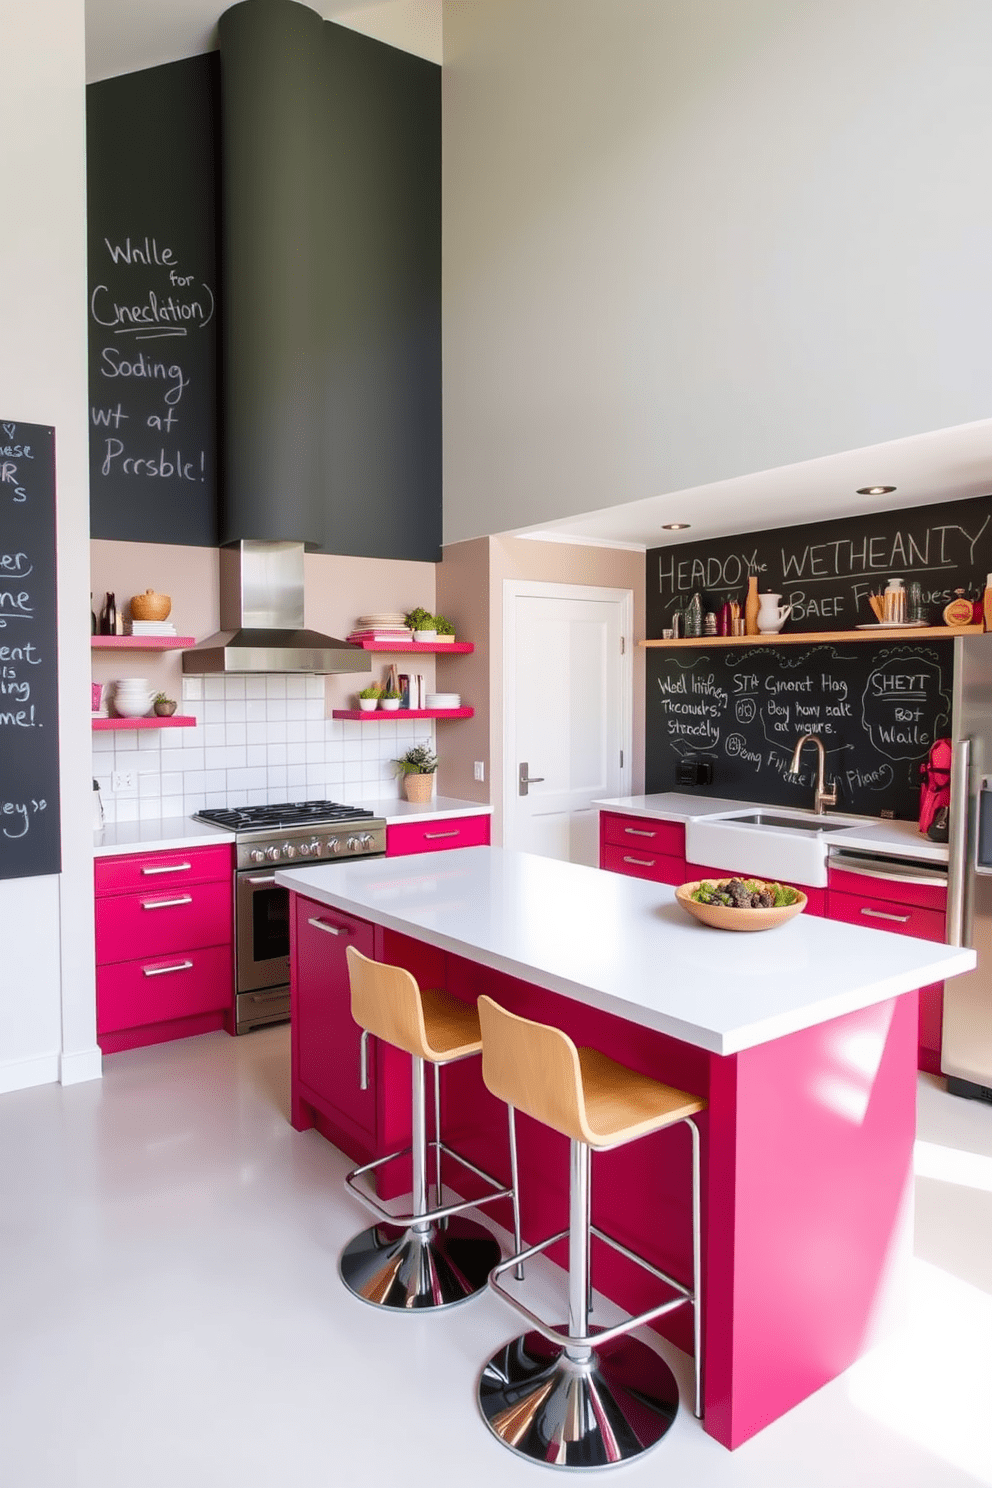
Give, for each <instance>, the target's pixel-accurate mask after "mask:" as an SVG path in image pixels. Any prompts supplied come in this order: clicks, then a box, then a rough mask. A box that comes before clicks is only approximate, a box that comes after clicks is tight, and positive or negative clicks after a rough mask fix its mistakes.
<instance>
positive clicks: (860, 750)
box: [646, 641, 952, 820]
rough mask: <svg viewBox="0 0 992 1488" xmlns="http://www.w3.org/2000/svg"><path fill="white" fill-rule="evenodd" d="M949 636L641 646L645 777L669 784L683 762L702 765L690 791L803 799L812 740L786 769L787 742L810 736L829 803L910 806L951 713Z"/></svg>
mask: <svg viewBox="0 0 992 1488" xmlns="http://www.w3.org/2000/svg"><path fill="white" fill-rule="evenodd" d="M951 668H952V647H951V643H950V642H949V641H948V642H944V641H938V642H936V643H928V644H926V645H915V646H914V645H907V644H897V645H876V644H874V643H871V644H868V645H847V646H839V645H838V646H834V645H826V644H823V645H811V646H783V647H781V648H779V647H775V646H760V647H759V646H744V647H741V648H740V649H738V648H736V647H734V648H719V649H714V650H713V651H707V650H706V649H705V648H703V649H701V650H679V651H665V650H663V649H659V650H651V651H649V652H648V662H647V673H648V680H647V744H648V748H647V781H646V788H647V790H648V791H649V792H651V791H665V790H677V789H679V788H680V787H679V784H678V767H679V764H680V762H682V761H683V760H686V759H692V758H696V759H702V760H706V761H709V762H710V763H712V766H713V778H712V781H711V782H710V783H709V784H708V785H705V786H699V787H697V790H698V792H699V794H700V795H715V796H729V797H731V798H738V797H739V798H740V799H741V800H748V801H764V802H767V803H768V804H770V805H776V806H811V805H812V804H813V786H814V784H815V774H816V754H815V752H814V750H813V749H812V748H810V749H809V750H808V752H806V753H804V756H803V773H802V775H801V776H800V777H799V779H798V780H797V781H793V780H792V779H791V778H787V777H788V770H789V765H790V763H791V756H792V751H793V749H794V748H795V745H796V742H797V741H798V739H799V738H800V737H801V736H802V735H803V734H805V733H811V734H818V735H819V736H820V738H821V739H822V740H823V744H824V748H825V750H826V756H827V768H826V774H827V778H828V783H829V781H830V780H833V781H835V782H836V785H837V796H838V809H841V810H847V811H853V812H857V813H859V814H863V815H866V816H879V815H880V814H881V812H882V811H883V810H884V811H892V812H894V814H895V815H896V816H897V817H903V818H907V819H910V820H912V819H914V818H915V817H916V816H917V814H918V811H919V801H920V762H921V760H923V759H924V758H925V756H926V754H927V752H928V750H929V748H930V745H931V744H932V743H933V741H934V739H935V738H942V737H944V736H945V735H946V734H947V732H948V729H949V727H950V714H951Z"/></svg>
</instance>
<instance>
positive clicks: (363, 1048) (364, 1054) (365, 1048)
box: [358, 1028, 370, 1090]
mask: <svg viewBox="0 0 992 1488" xmlns="http://www.w3.org/2000/svg"><path fill="white" fill-rule="evenodd" d="M369 1037H370V1034H369V1031H368V1029H367V1028H363V1029H362V1036H361V1038H360V1039H359V1040H358V1088H359V1090H368V1088H369Z"/></svg>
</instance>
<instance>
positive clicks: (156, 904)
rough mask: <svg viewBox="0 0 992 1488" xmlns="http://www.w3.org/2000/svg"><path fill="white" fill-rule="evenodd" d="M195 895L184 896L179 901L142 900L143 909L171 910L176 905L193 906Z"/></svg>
mask: <svg viewBox="0 0 992 1488" xmlns="http://www.w3.org/2000/svg"><path fill="white" fill-rule="evenodd" d="M192 903H193V895H192V894H183V895H181V896H180V898H178V899H142V901H141V907H142V909H171V908H172V906H173V905H174V904H192Z"/></svg>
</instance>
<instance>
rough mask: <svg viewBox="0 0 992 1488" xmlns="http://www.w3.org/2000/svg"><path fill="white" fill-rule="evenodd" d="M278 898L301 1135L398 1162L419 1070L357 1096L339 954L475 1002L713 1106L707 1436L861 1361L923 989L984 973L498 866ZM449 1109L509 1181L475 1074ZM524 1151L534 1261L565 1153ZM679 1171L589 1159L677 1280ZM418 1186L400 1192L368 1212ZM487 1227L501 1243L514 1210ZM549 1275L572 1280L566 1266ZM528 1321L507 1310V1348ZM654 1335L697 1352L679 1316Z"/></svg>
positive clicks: (775, 1409)
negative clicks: (520, 1323)
mask: <svg viewBox="0 0 992 1488" xmlns="http://www.w3.org/2000/svg"><path fill="white" fill-rule="evenodd" d="M277 882H279V883H281V884H283V885H284V886H285V887H286V888H288V889H290V890H292V891H293V897H292V900H291V906H292V908H291V937H292V949H291V960H292V1019H293V1030H292V1040H293V1044H292V1047H293V1070H292V1115H293V1125H294V1126H295V1127H296V1128H297V1129H299V1130H303V1129H305V1128H307V1127H311V1126H316V1127H318V1128H319V1130H320V1131H321V1132H322V1133H323V1134H324V1135H325V1136H326V1137H328V1138H329V1139H330V1140H331V1141H332V1142H334V1143H335V1144H336V1145H337V1146H338V1147H340V1148H341V1149H342V1150H343V1151H344V1152H346V1153H348V1154H349V1155H350V1156H351V1157H353V1158H355V1159H356V1160H357V1161H361V1162H365V1161H368V1160H369V1159H370V1158H372V1157H373V1156H381V1155H382V1154H384V1153H386V1152H389V1151H393V1150H395V1149H396V1148H397V1147H402V1146H404V1145H405V1144H406V1143H407V1142H408V1141H409V1128H410V1079H409V1059H408V1057H407V1056H405V1055H402V1054H400V1053H399V1052H398V1051H397V1050H395V1049H392V1048H390V1047H388V1046H384V1045H376V1042H375V1041H374V1040H373V1041H371V1042H372V1044H373V1050H372V1055H371V1059H370V1067H369V1071H368V1079H367V1081H366V1088H362V1086H361V1084H360V1057H359V1038H360V1033H359V1029H358V1027H357V1025H356V1024H355V1023H354V1022H353V1020H352V1018H351V1014H350V1005H349V989H348V975H347V963H346V956H345V949H346V947H347V946H348V945H355V946H357V948H358V949H359V950H361V951H362V952H363V953H364V954H366V955H369V956H374V957H376V958H377V959H380V960H383V961H387V962H392V963H396V964H401V965H404V966H406V967H408V968H409V970H410V971H412V972H413V973H414V975H415V976H417V977H418V979H419V980H420V982H421V984H422V985H425V986H442V987H445V988H446V989H447V990H448V991H449V992H451V993H453V994H454V995H455V996H458V997H461V998H464V999H465V1000H466V1001H469V1000H473V999H475V998H477V997H478V996H479V995H480V994H481V993H483V992H485V993H487V994H488V995H489V996H491V997H493V998H495V999H496V1000H497V1001H498V1002H500V1003H501V1004H502V1005H503V1006H505V1007H507V1008H509V1009H510V1010H512V1011H513V1012H517V1013H520V1014H522V1015H524V1016H526V1017H529V1018H534V1019H539V1020H541V1021H543V1022H547V1023H553V1024H555V1025H557V1026H558V1027H561V1028H563V1029H565V1030H566V1031H567V1032H568V1033H569V1034H570V1035H571V1036H572V1038H573V1039H574V1040H575V1042H576V1043H577V1044H579V1045H589V1046H592V1047H594V1048H597V1049H600V1050H602V1051H603V1052H604V1053H606V1054H608V1055H609V1056H610V1057H611V1058H613V1059H616V1060H618V1061H620V1062H621V1063H624V1064H627V1065H629V1066H631V1067H632V1068H634V1069H637V1070H640V1071H642V1072H643V1073H645V1074H648V1075H653V1076H655V1077H656V1078H657V1079H660V1080H663V1081H666V1082H667V1083H669V1084H672V1085H676V1086H679V1087H680V1088H682V1089H684V1090H688V1091H691V1092H692V1093H693V1094H697V1095H699V1096H702V1097H705V1099H706V1100H707V1101H708V1103H709V1105H708V1109H707V1111H706V1112H704V1113H703V1115H702V1116H701V1117H700V1118H699V1121H700V1129H701V1133H702V1161H703V1168H702V1172H703V1190H702V1223H703V1287H702V1294H703V1319H704V1322H703V1338H704V1343H703V1379H704V1418H703V1424H704V1426H705V1428H706V1430H707V1431H708V1432H709V1433H710V1434H711V1435H712V1436H714V1437H715V1438H716V1439H717V1440H718V1441H719V1442H722V1443H723V1445H724V1446H726V1447H729V1448H733V1447H737V1446H739V1445H740V1444H741V1443H742V1442H744V1441H746V1440H747V1439H748V1438H749V1437H751V1436H753V1435H754V1433H755V1432H757V1431H760V1430H761V1429H762V1428H763V1427H764V1426H767V1425H768V1424H769V1423H770V1422H772V1421H774V1420H776V1419H777V1418H778V1417H779V1416H781V1415H783V1414H784V1412H786V1411H788V1410H790V1409H791V1408H792V1406H794V1405H796V1404H798V1402H799V1401H801V1400H803V1399H805V1398H806V1397H807V1396H808V1395H810V1394H811V1393H812V1392H813V1391H814V1390H817V1389H819V1388H820V1386H822V1385H824V1384H826V1382H827V1381H828V1380H831V1379H833V1378H834V1377H835V1376H836V1375H838V1374H839V1373H840V1372H841V1371H842V1370H844V1369H846V1368H847V1367H848V1366H849V1365H850V1364H852V1363H853V1362H854V1360H855V1359H857V1358H858V1356H859V1355H860V1354H861V1353H862V1352H863V1350H864V1349H865V1347H866V1346H867V1344H868V1343H869V1342H870V1341H871V1337H872V1330H873V1327H874V1325H875V1323H876V1321H877V1318H878V1316H879V1313H880V1310H881V1307H882V1304H883V1301H884V1299H885V1294H886V1292H887V1290H888V1284H889V1281H890V1277H891V1273H892V1271H893V1269H894V1266H895V1263H896V1261H897V1260H898V1259H899V1258H900V1256H901V1252H902V1250H903V1247H904V1244H905V1238H906V1233H907V1218H908V1215H909V1212H910V1209H909V1205H910V1200H911V1186H912V1158H913V1139H914V1134H915V1126H916V1025H917V1006H916V1004H917V997H916V990H917V988H919V987H921V986H926V985H929V984H931V983H933V982H937V981H941V980H944V979H945V978H948V977H952V976H955V975H957V974H959V973H961V972H963V971H967V970H969V969H970V968H971V967H972V966H974V964H975V955H974V953H973V952H972V951H970V950H967V949H960V948H952V947H949V946H944V945H936V944H933V943H931V942H928V941H920V940H915V939H911V938H909V937H906V936H901V935H891V934H887V933H885V932H881V931H876V930H868V929H864V928H861V927H859V926H853V925H846V924H837V923H833V922H830V921H827V920H823V919H818V918H815V917H813V916H810V915H800V916H799V917H798V918H796V919H794V920H792V921H790V922H789V923H788V924H786V925H783V926H781V927H779V928H778V929H776V930H773V931H769V932H767V933H764V934H743V935H742V934H729V933H726V932H723V931H719V930H711V929H707V928H706V927H704V926H702V925H700V924H698V923H697V922H696V921H695V920H692V919H690V918H689V917H688V916H687V915H686V914H685V913H684V912H683V911H682V910H681V909H680V908H679V907H678V905H677V904H676V902H675V896H674V890H673V889H671V888H668V887H666V886H664V885H662V884H656V883H650V882H644V881H641V880H635V879H628V878H623V877H621V876H619V875H617V874H612V873H606V872H602V871H600V870H598V869H594V868H585V867H580V866H577V865H574V864H569V863H560V862H556V861H554V860H552V859H548V858H539V857H533V856H530V855H529V854H524V853H513V852H508V851H505V850H503V849H500V848H489V847H475V848H468V849H460V850H458V851H449V852H440V853H434V854H431V855H430V856H429V857H404V858H397V859H390V858H379V859H373V860H366V861H365V862H352V863H347V862H345V863H341V862H336V863H333V864H326V865H322V866H319V867H309V868H301V869H294V870H286V871H283V872H280V873H279V874H278V875H277ZM442 1111H443V1126H444V1135H445V1140H446V1142H448V1143H450V1144H451V1145H452V1146H454V1147H456V1148H458V1149H459V1150H460V1151H463V1152H464V1153H465V1155H466V1156H467V1157H468V1158H470V1159H471V1160H472V1161H473V1162H475V1163H477V1164H478V1165H479V1166H481V1167H483V1168H485V1169H487V1170H488V1171H490V1172H492V1173H495V1174H497V1175H498V1176H500V1177H501V1178H502V1179H504V1180H508V1179H509V1161H508V1155H507V1151H506V1124H505V1113H504V1111H503V1109H502V1108H501V1107H500V1106H499V1104H498V1103H497V1102H496V1101H495V1100H494V1099H493V1098H492V1096H490V1095H489V1093H488V1091H486V1089H485V1087H484V1085H483V1084H482V1079H481V1072H480V1061H479V1060H477V1059H472V1060H468V1061H466V1062H465V1063H463V1064H459V1065H453V1066H451V1067H449V1068H448V1069H447V1070H446V1071H445V1072H444V1074H443V1077H442ZM518 1144H519V1150H520V1189H521V1208H522V1227H523V1233H524V1241H525V1243H533V1242H534V1241H536V1240H538V1239H541V1238H543V1237H544V1236H546V1235H549V1234H552V1233H554V1232H556V1231H559V1230H562V1229H564V1228H565V1226H566V1222H567V1190H568V1144H567V1142H566V1140H565V1139H564V1138H562V1137H559V1136H558V1135H557V1134H555V1133H553V1132H550V1131H549V1130H547V1129H546V1128H544V1127H542V1126H539V1125H538V1124H537V1123H535V1122H533V1121H530V1120H529V1119H528V1118H527V1117H524V1116H519V1117H518ZM689 1163H690V1158H689V1143H688V1134H687V1133H686V1131H685V1130H684V1128H674V1129H672V1130H670V1131H665V1132H660V1133H658V1134H656V1135H655V1136H653V1137H649V1138H647V1139H645V1140H643V1141H640V1142H635V1143H633V1144H631V1145H630V1146H629V1147H626V1148H621V1149H619V1150H618V1151H615V1152H606V1153H602V1154H599V1155H597V1156H596V1157H595V1159H594V1162H593V1179H592V1204H593V1223H594V1224H597V1225H599V1226H600V1227H601V1228H602V1229H604V1230H607V1231H608V1232H610V1233H611V1234H613V1235H614V1236H615V1237H616V1238H617V1239H619V1240H620V1241H621V1242H623V1243H624V1244H626V1245H627V1246H628V1247H630V1248H631V1249H633V1250H634V1251H637V1252H639V1253H640V1254H642V1255H644V1256H645V1257H646V1258H647V1259H648V1260H650V1261H652V1262H653V1263H654V1264H655V1265H656V1266H658V1267H660V1268H661V1269H663V1270H667V1271H669V1272H670V1273H671V1274H673V1275H675V1276H677V1277H681V1278H684V1279H685V1280H686V1281H687V1282H688V1281H690V1280H691V1254H692V1252H691V1223H690V1219H691V1216H690V1168H689ZM396 1166H397V1167H398V1168H400V1169H402V1168H403V1167H404V1165H403V1164H397V1165H396ZM444 1176H445V1181H446V1182H447V1183H448V1184H449V1185H450V1186H451V1187H453V1188H455V1189H456V1190H458V1191H459V1192H461V1193H462V1194H463V1195H464V1196H465V1197H471V1196H474V1195H475V1194H477V1193H478V1192H480V1190H479V1189H478V1188H473V1186H472V1185H473V1183H476V1182H477V1180H475V1179H473V1178H472V1177H471V1175H469V1174H468V1173H467V1172H465V1171H464V1170H462V1169H458V1168H457V1167H456V1165H455V1164H453V1163H452V1164H451V1165H450V1166H449V1167H446V1168H445V1174H444ZM404 1183H407V1184H408V1179H407V1178H406V1175H405V1173H403V1172H401V1173H400V1174H399V1177H398V1181H397V1182H396V1183H395V1184H394V1186H392V1187H390V1188H389V1189H388V1190H386V1189H382V1190H380V1191H381V1192H383V1193H384V1196H390V1195H392V1194H394V1193H396V1192H402V1191H403V1184H404ZM492 1212H493V1214H494V1217H497V1218H499V1219H500V1220H501V1221H502V1222H503V1223H505V1224H507V1225H508V1224H509V1214H508V1208H507V1213H506V1214H503V1213H501V1212H500V1208H499V1206H496V1207H495V1208H494V1209H493V1211H492ZM551 1254H552V1256H553V1258H554V1259H556V1260H558V1261H559V1262H560V1263H561V1264H564V1263H565V1252H564V1245H562V1247H561V1248H560V1251H558V1252H554V1251H553V1252H551ZM593 1282H594V1285H595V1287H596V1288H597V1289H598V1290H599V1291H600V1292H602V1293H603V1294H605V1295H606V1296H608V1297H610V1298H611V1299H613V1300H614V1301H615V1302H617V1303H618V1304H619V1305H620V1306H622V1307H624V1308H626V1309H628V1310H629V1311H635V1310H641V1309H645V1308H647V1307H649V1306H651V1305H652V1304H653V1303H654V1302H656V1301H658V1300H660V1299H661V1297H662V1296H663V1289H662V1288H661V1287H660V1284H659V1283H657V1282H656V1281H653V1280H652V1279H651V1278H649V1277H646V1276H645V1275H644V1273H642V1272H639V1271H638V1270H637V1269H636V1268H634V1267H633V1266H631V1264H630V1263H629V1262H628V1261H626V1260H625V1259H624V1258H623V1257H622V1256H620V1255H617V1254H616V1253H614V1252H612V1251H610V1250H609V1249H607V1248H606V1247H605V1246H602V1245H594V1249H593ZM564 1310H565V1305H564V1298H563V1301H562V1312H563V1315H564ZM594 1317H595V1314H594ZM515 1321H516V1319H515V1317H514V1315H513V1314H512V1313H510V1312H509V1311H508V1312H507V1318H506V1336H507V1337H509V1336H510V1334H511V1333H512V1332H513V1329H514V1324H515ZM656 1326H657V1327H658V1329H659V1331H661V1332H662V1333H664V1335H665V1336H666V1337H668V1338H669V1339H671V1341H672V1342H674V1343H675V1344H676V1345H677V1346H678V1347H680V1348H682V1349H684V1350H686V1351H687V1352H691V1350H692V1328H691V1316H690V1313H689V1310H688V1309H687V1308H680V1309H678V1310H677V1311H676V1312H674V1313H672V1314H670V1315H668V1316H666V1317H663V1318H661V1319H660V1320H659V1321H658V1323H657V1325H656ZM502 1341H503V1339H500V1338H494V1339H492V1340H486V1341H485V1342H484V1343H482V1344H481V1345H480V1349H479V1367H480V1368H481V1367H482V1365H483V1363H484V1362H485V1359H486V1358H487V1357H488V1353H487V1350H486V1344H487V1343H490V1342H491V1344H492V1345H493V1346H495V1345H497V1344H499V1343H501V1342H502ZM490 1351H491V1350H490ZM684 1404H686V1406H687V1408H691V1403H690V1402H684Z"/></svg>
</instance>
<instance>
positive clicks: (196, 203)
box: [86, 53, 219, 547]
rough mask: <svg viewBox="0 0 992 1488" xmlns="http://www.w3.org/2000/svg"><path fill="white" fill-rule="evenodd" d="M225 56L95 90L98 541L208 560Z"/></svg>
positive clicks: (91, 133) (89, 122) (91, 236)
mask: <svg viewBox="0 0 992 1488" xmlns="http://www.w3.org/2000/svg"><path fill="white" fill-rule="evenodd" d="M218 94H219V68H218V61H217V57H216V54H213V53H211V54H209V55H207V56H203V57H191V58H189V59H188V60H186V61H183V62H171V63H169V64H168V65H167V66H165V67H150V68H148V69H147V70H145V71H144V72H134V73H128V74H126V75H125V76H124V77H116V78H109V79H107V81H106V82H101V83H92V84H90V86H89V87H88V88H87V90H86V105H87V106H86V128H87V155H86V158H87V192H88V202H87V211H88V223H89V226H88V240H89V294H90V301H89V330H90V335H89V374H90V513H91V515H90V531H91V533H92V536H93V537H106V538H120V539H124V540H129V541H132V542H167V543H192V544H196V545H201V546H208V547H212V546H214V545H215V544H216V543H217V540H218V515H217V496H218V490H217V406H218V403H217V394H218V380H217V347H218V336H217V331H218V308H217V307H218V303H219V290H218V254H217V221H216V215H217V214H216V196H217V161H216V150H217V125H216V117H217V105H218Z"/></svg>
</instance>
